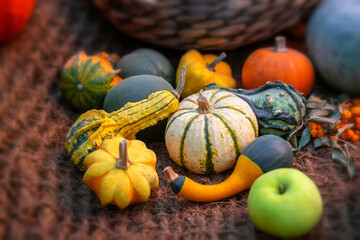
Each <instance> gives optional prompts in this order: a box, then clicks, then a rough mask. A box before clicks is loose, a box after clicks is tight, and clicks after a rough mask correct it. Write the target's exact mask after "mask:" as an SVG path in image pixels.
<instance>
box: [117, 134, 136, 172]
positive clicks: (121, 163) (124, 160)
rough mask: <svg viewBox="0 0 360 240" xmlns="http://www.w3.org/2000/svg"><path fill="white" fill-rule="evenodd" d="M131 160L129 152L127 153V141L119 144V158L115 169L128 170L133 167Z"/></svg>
mask: <svg viewBox="0 0 360 240" xmlns="http://www.w3.org/2000/svg"><path fill="white" fill-rule="evenodd" d="M131 163H132V162H131V160H130V159H129V155H128V151H127V140H122V141H121V142H120V143H119V157H118V158H117V159H116V164H115V167H117V168H122V169H125V170H126V169H128V167H129V166H130V165H131Z"/></svg>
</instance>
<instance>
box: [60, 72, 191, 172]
mask: <svg viewBox="0 0 360 240" xmlns="http://www.w3.org/2000/svg"><path fill="white" fill-rule="evenodd" d="M184 76H185V68H183V70H182V78H181V81H180V83H179V85H178V87H177V88H176V89H175V90H174V91H171V92H170V91H167V90H163V91H158V92H155V93H152V94H151V95H150V96H149V97H148V98H147V99H144V100H142V101H139V102H134V103H131V102H129V103H127V104H126V105H125V106H124V107H122V108H121V109H119V110H118V111H114V112H112V113H107V112H105V111H103V110H90V111H88V112H86V113H84V114H82V115H81V116H80V117H79V118H78V120H77V121H76V122H75V123H74V124H73V126H72V127H71V129H70V131H69V133H68V134H67V136H66V142H65V148H66V150H67V152H68V154H69V155H70V157H71V160H72V161H73V162H74V164H75V165H76V166H77V167H78V168H79V169H80V170H85V169H86V168H85V166H84V162H83V161H84V158H85V157H86V155H87V154H89V153H90V152H93V151H95V150H96V149H98V148H99V147H100V145H101V143H102V141H103V140H105V139H108V138H113V137H117V136H121V137H124V138H127V139H134V138H135V135H136V133H138V132H139V131H140V130H143V129H145V128H148V127H150V126H153V125H155V124H156V123H157V122H158V121H160V120H162V119H165V118H167V117H168V116H169V114H171V113H173V112H175V111H176V109H177V107H178V103H179V100H178V99H179V98H180V93H181V91H182V89H183V87H184V81H185V79H184Z"/></svg>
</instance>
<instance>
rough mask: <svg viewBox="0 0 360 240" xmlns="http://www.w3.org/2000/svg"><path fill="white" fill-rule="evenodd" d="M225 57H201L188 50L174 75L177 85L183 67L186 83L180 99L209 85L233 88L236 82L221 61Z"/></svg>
mask: <svg viewBox="0 0 360 240" xmlns="http://www.w3.org/2000/svg"><path fill="white" fill-rule="evenodd" d="M225 57H226V54H225V53H222V54H220V56H218V57H217V56H216V55H212V54H206V55H201V54H200V53H199V52H198V51H197V50H190V51H188V52H187V53H185V54H184V55H183V56H182V57H181V60H180V63H179V67H178V70H177V74H176V83H177V84H178V83H179V80H180V75H181V68H182V67H183V66H185V67H186V68H187V71H186V76H185V78H186V83H185V87H184V90H183V92H182V93H181V97H182V98H185V97H187V96H190V95H192V94H194V93H197V92H199V91H200V90H201V89H203V88H205V87H206V85H208V84H210V83H216V84H217V85H218V86H221V87H229V88H235V87H236V81H235V79H234V78H233V77H232V73H231V68H230V66H229V65H228V64H227V63H226V62H223V61H221V60H222V59H224V58H225Z"/></svg>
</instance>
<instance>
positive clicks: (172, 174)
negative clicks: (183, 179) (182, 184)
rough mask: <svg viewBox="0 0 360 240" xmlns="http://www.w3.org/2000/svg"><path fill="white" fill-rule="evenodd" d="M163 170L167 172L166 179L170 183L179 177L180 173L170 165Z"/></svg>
mask: <svg viewBox="0 0 360 240" xmlns="http://www.w3.org/2000/svg"><path fill="white" fill-rule="evenodd" d="M163 172H164V173H165V178H166V181H167V182H169V183H172V182H174V181H175V180H176V179H178V178H179V175H178V174H177V173H176V172H174V170H173V169H172V168H171V167H170V166H168V167H166V168H164V170H163Z"/></svg>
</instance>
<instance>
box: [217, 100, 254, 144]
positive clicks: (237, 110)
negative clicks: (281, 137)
mask: <svg viewBox="0 0 360 240" xmlns="http://www.w3.org/2000/svg"><path fill="white" fill-rule="evenodd" d="M216 109H231V110H234V111H236V112H239V113H241V114H243V115H244V116H245V118H246V119H247V120H249V122H250V123H251V125H252V127H253V129H254V135H255V138H257V136H258V132H257V128H256V126H255V123H254V121H253V120H252V119H251V118H250V117H248V116H247V115H246V114H245V113H244V112H243V111H241V110H240V109H237V108H234V107H231V106H222V107H217V108H216Z"/></svg>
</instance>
